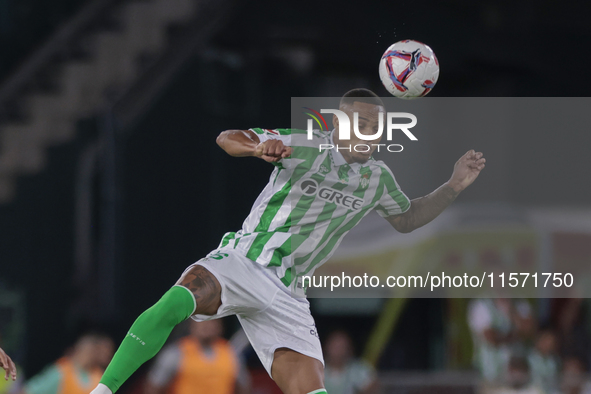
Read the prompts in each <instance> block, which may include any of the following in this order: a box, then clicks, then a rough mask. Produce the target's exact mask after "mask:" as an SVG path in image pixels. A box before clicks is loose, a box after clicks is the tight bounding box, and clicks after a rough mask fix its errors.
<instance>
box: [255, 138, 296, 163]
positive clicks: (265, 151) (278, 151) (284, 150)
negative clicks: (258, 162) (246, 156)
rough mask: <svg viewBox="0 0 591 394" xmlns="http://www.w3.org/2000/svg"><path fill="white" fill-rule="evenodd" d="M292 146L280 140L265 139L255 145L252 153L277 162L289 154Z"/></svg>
mask: <svg viewBox="0 0 591 394" xmlns="http://www.w3.org/2000/svg"><path fill="white" fill-rule="evenodd" d="M291 152H292V148H291V147H290V146H285V145H283V141H281V140H267V141H264V142H261V143H260V144H258V145H257V147H256V149H255V153H254V155H255V156H256V157H260V158H261V159H263V160H265V161H266V162H269V163H275V162H278V161H279V160H281V159H284V158H286V157H289V156H290V155H291Z"/></svg>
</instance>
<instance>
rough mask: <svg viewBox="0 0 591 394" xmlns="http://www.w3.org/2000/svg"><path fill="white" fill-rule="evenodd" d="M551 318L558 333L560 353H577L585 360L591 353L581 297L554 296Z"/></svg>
mask: <svg viewBox="0 0 591 394" xmlns="http://www.w3.org/2000/svg"><path fill="white" fill-rule="evenodd" d="M551 320H552V324H553V326H554V327H555V328H556V332H557V333H558V343H559V345H560V349H559V350H560V354H561V355H563V356H564V355H567V354H568V355H577V356H579V357H580V358H582V359H584V360H585V361H587V360H588V357H589V354H590V353H591V344H590V341H589V335H590V333H589V327H586V319H585V309H584V300H583V299H582V298H555V299H554V300H553V302H552V311H551Z"/></svg>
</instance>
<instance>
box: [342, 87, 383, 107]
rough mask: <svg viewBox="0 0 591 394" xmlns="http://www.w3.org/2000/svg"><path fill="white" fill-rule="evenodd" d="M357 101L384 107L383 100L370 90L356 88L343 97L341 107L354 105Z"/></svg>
mask: <svg viewBox="0 0 591 394" xmlns="http://www.w3.org/2000/svg"><path fill="white" fill-rule="evenodd" d="M355 101H359V102H361V103H367V104H373V105H380V106H382V107H383V106H384V102H383V101H382V99H381V98H380V97H379V96H378V95H377V94H375V93H374V92H372V91H371V90H369V89H364V88H356V89H351V90H349V91H348V92H347V93H345V94H344V95H343V97H342V98H341V103H340V104H339V106H342V105H347V104H353V103H354V102H355Z"/></svg>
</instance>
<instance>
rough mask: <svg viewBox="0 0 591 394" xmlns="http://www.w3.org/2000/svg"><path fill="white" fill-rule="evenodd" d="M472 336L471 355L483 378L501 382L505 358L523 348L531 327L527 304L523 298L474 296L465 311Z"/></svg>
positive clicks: (505, 364) (491, 381)
mask: <svg viewBox="0 0 591 394" xmlns="http://www.w3.org/2000/svg"><path fill="white" fill-rule="evenodd" d="M468 323H469V326H470V329H471V330H472V337H473V339H474V358H475V362H476V365H477V367H478V368H479V370H480V372H481V374H482V376H483V378H484V380H485V381H486V382H488V383H492V384H498V383H500V382H503V381H504V379H505V374H506V372H507V370H508V369H507V366H508V362H509V357H510V355H511V354H512V352H514V351H523V350H524V348H525V342H526V341H527V340H528V339H529V338H531V336H532V335H533V332H534V330H535V322H534V319H533V316H532V311H531V306H530V305H529V303H528V302H527V301H526V300H513V299H508V298H495V299H477V300H474V301H472V303H471V304H470V306H469V310H468Z"/></svg>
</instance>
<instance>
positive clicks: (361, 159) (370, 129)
mask: <svg viewBox="0 0 591 394" xmlns="http://www.w3.org/2000/svg"><path fill="white" fill-rule="evenodd" d="M339 109H340V110H341V111H343V112H344V113H346V114H347V115H348V116H349V123H350V125H351V139H350V140H348V141H343V140H340V139H339V138H338V135H339V133H338V130H339V120H338V118H337V116H336V115H335V116H333V124H334V127H335V131H336V133H335V137H334V138H335V141H334V142H335V144H337V145H338V146H339V147H340V148H342V147H345V146H349V147H350V150H351V151H350V152H349V151H348V150H343V149H340V150H339V152H341V153H342V154H343V156H344V157H345V159H346V160H347V161H348V162H356V163H365V162H366V161H367V160H368V159H369V157H370V156H371V155H372V154H373V152H374V151H375V150H376V149H377V146H375V145H374V146H372V144H378V143H379V142H380V140H381V137H380V138H377V139H374V140H362V139H361V138H359V137H357V135H356V134H355V132H354V131H353V127H354V123H353V122H354V114H355V113H357V114H358V116H359V122H358V126H359V132H360V133H361V134H364V135H374V134H376V132H377V131H378V127H379V117H380V116H382V115H381V113H382V112H384V111H385V109H384V103H383V102H382V99H380V98H379V97H378V95H377V94H375V93H374V92H372V91H371V90H368V89H361V88H358V89H353V90H349V91H348V92H347V93H345V94H344V95H343V97H342V98H341V102H340V105H339ZM337 140H338V141H337ZM367 147H369V148H367Z"/></svg>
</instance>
